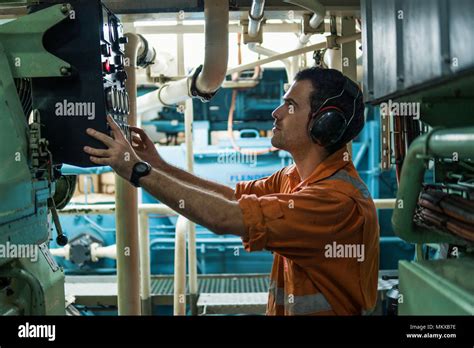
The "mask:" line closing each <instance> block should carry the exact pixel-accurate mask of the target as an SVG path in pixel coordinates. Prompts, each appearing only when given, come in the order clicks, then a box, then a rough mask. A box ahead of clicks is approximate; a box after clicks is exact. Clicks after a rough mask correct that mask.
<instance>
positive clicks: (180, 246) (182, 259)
mask: <svg viewBox="0 0 474 348" xmlns="http://www.w3.org/2000/svg"><path fill="white" fill-rule="evenodd" d="M188 224H189V220H188V219H186V218H185V217H184V216H182V215H180V216H179V217H178V221H176V233H175V245H174V294H173V314H174V315H186V232H187V229H188Z"/></svg>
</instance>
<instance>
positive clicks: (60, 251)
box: [49, 244, 71, 260]
mask: <svg viewBox="0 0 474 348" xmlns="http://www.w3.org/2000/svg"><path fill="white" fill-rule="evenodd" d="M49 252H50V253H51V255H53V256H58V257H64V259H66V260H69V258H70V255H71V245H70V244H66V245H65V246H63V247H62V248H53V249H49Z"/></svg>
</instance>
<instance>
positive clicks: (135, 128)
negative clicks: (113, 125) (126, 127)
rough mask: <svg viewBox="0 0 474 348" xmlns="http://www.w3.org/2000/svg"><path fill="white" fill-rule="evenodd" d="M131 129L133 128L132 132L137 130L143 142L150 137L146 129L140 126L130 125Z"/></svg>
mask: <svg viewBox="0 0 474 348" xmlns="http://www.w3.org/2000/svg"><path fill="white" fill-rule="evenodd" d="M130 129H131V130H132V132H135V133H137V134H138V135H140V138H141V139H142V141H143V142H145V141H146V140H147V139H149V138H148V135H147V134H146V133H145V131H144V130H143V129H141V128H138V127H134V126H130Z"/></svg>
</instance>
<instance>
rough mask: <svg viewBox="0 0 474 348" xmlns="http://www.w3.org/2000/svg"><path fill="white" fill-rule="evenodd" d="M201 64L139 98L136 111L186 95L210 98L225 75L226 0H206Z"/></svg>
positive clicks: (227, 39)
mask: <svg viewBox="0 0 474 348" xmlns="http://www.w3.org/2000/svg"><path fill="white" fill-rule="evenodd" d="M204 19H205V26H204V27H205V54H204V64H203V65H202V69H201V67H198V68H197V69H196V70H195V71H194V73H193V75H192V76H188V77H186V78H184V79H181V80H179V81H172V82H169V83H166V84H164V85H163V86H162V87H161V88H160V89H159V90H158V91H154V92H151V93H147V94H145V95H143V96H141V97H140V98H138V113H139V114H142V113H144V112H147V111H150V110H153V109H156V108H158V107H160V106H169V105H174V104H177V103H180V102H183V101H185V100H186V99H189V98H195V97H196V98H202V99H209V98H210V97H212V95H213V93H215V92H216V91H217V90H218V89H219V87H220V86H221V84H222V82H223V81H224V79H225V75H226V69H227V60H228V54H229V53H228V50H229V2H228V1H222V0H205V2H204Z"/></svg>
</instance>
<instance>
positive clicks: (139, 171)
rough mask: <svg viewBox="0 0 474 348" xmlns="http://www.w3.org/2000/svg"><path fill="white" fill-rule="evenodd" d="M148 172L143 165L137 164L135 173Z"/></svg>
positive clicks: (146, 167)
mask: <svg viewBox="0 0 474 348" xmlns="http://www.w3.org/2000/svg"><path fill="white" fill-rule="evenodd" d="M147 170H148V166H147V165H146V164H145V163H142V162H139V163H137V166H136V167H135V171H136V172H137V173H145V172H146V171H147Z"/></svg>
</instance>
